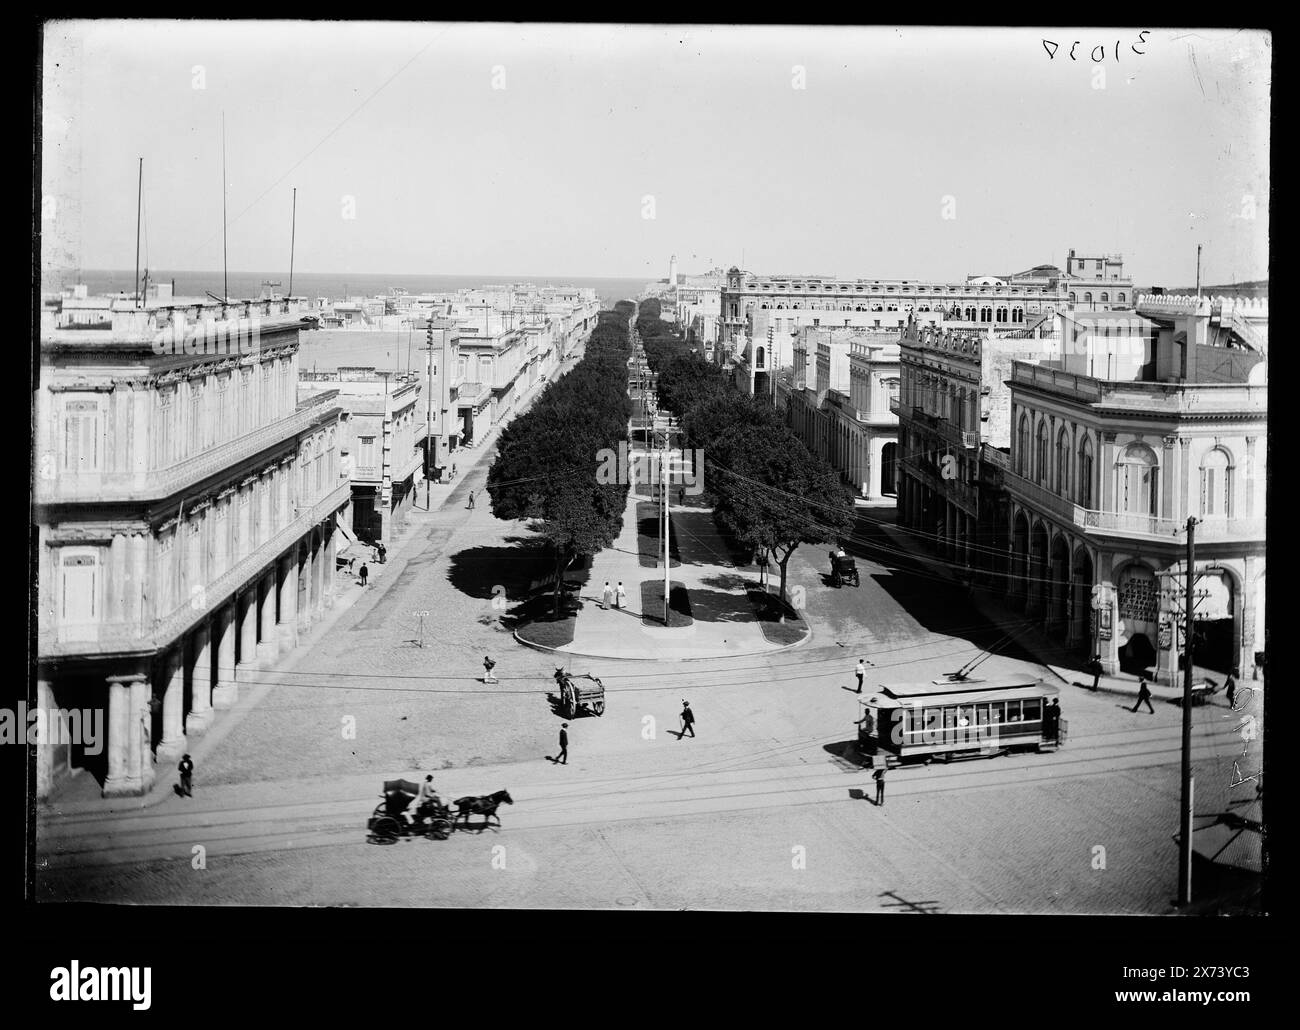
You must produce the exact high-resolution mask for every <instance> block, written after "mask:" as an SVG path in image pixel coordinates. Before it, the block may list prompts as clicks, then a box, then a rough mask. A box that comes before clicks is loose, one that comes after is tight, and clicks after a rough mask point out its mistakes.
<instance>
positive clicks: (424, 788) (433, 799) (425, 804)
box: [415, 774, 442, 822]
mask: <svg viewBox="0 0 1300 1030" xmlns="http://www.w3.org/2000/svg"><path fill="white" fill-rule="evenodd" d="M441 806H442V799H441V798H439V797H438V792H437V790H435V789H434V786H433V775H432V774H429V775H428V776H425V778H424V782H423V783H422V784H420V794H419V804H417V805H416V806H415V819H416V822H419V821H420V820H422V819H424V817H425V816H426V815H430V814H432V810H433V809H435V808H439V807H441Z"/></svg>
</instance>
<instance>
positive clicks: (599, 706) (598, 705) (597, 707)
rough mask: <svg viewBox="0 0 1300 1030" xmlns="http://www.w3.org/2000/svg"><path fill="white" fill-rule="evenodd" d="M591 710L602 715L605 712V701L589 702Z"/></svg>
mask: <svg viewBox="0 0 1300 1030" xmlns="http://www.w3.org/2000/svg"><path fill="white" fill-rule="evenodd" d="M591 710H592V711H593V712H595V713H596V714H597V715H604V714H605V702H604V701H593V702H592V703H591Z"/></svg>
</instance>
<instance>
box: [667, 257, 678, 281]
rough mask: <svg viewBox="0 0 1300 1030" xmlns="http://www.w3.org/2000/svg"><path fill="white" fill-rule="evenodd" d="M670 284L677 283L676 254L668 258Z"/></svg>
mask: <svg viewBox="0 0 1300 1030" xmlns="http://www.w3.org/2000/svg"><path fill="white" fill-rule="evenodd" d="M668 285H669V286H676V285H677V255H676V254H674V255H673V256H672V257H671V258H669V259H668Z"/></svg>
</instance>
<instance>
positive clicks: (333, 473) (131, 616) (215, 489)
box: [33, 299, 350, 796]
mask: <svg viewBox="0 0 1300 1030" xmlns="http://www.w3.org/2000/svg"><path fill="white" fill-rule="evenodd" d="M111 314H112V319H111V324H110V325H108V326H106V327H103V328H94V329H88V328H73V327H71V325H72V324H73V323H72V322H71V320H69V321H65V320H63V319H62V317H61V312H59V311H58V310H56V309H53V308H51V309H47V310H46V311H44V312H42V322H41V332H40V369H39V385H38V389H37V391H36V396H35V435H36V455H37V469H36V478H35V486H34V491H33V521H34V523H35V528H36V538H37V549H38V556H37V561H38V584H39V585H38V591H37V606H38V609H37V610H38V637H37V657H36V677H37V682H36V705H37V706H38V707H39V708H41V709H42V710H45V711H47V712H48V711H55V710H64V711H71V710H84V709H99V710H106V712H107V718H106V725H107V732H106V737H107V739H106V741H105V742H104V746H103V747H102V749H100V750H99V753H97V754H92V753H90V750H91V749H88V748H86V747H85V746H84V742H77V741H69V740H67V737H66V736H65V735H63V734H60V735H58V736H57V737H56V736H55V735H54V734H50V735H48V737H47V739H46V740H44V741H41V742H38V745H37V749H36V779H37V792H38V794H39V795H41V796H44V795H46V794H48V793H49V791H50V790H51V788H52V786H53V785H54V784H55V782H56V781H58V780H59V779H60V778H62V777H64V776H67V775H69V774H71V773H73V772H77V771H81V770H84V771H87V772H89V773H90V774H91V775H93V776H94V777H95V778H96V779H97V780H98V781H99V783H100V784H101V786H102V790H103V793H104V794H105V795H132V794H142V793H144V792H146V791H148V789H149V787H150V784H151V783H152V782H153V779H154V769H155V764H156V763H158V764H162V765H164V766H165V767H170V766H171V765H172V764H173V763H174V762H175V761H176V760H177V759H178V757H179V756H180V755H181V754H182V753H183V752H184V751H185V750H186V749H187V747H188V742H189V740H190V739H191V738H193V737H194V736H196V735H198V734H201V733H203V732H204V730H205V729H206V728H207V727H208V726H209V725H210V723H211V722H212V720H213V710H214V709H221V708H227V707H229V706H230V705H232V704H233V703H234V702H235V700H236V699H237V696H238V693H239V689H240V685H241V684H243V683H246V682H250V681H251V680H253V679H255V678H256V675H257V672H258V670H260V669H263V668H265V667H267V665H268V664H269V663H272V662H273V661H274V660H275V658H276V656H277V655H279V654H280V653H281V651H283V650H286V649H288V648H291V647H292V646H294V645H295V643H296V642H297V640H298V639H299V637H300V635H301V634H303V633H306V632H308V631H310V629H311V628H312V627H313V626H314V625H315V624H316V623H317V622H318V620H320V619H321V618H322V616H323V613H324V609H325V608H326V607H327V606H328V605H329V604H330V598H331V591H332V590H333V586H334V551H335V546H336V544H335V540H336V534H335V515H336V513H337V512H338V511H340V510H341V509H342V508H343V507H344V506H346V505H347V503H348V498H349V494H350V487H349V484H348V482H347V480H346V479H345V478H342V477H341V475H340V464H339V454H338V422H339V415H340V408H339V406H338V404H337V402H336V398H335V396H334V395H333V394H331V393H325V394H322V395H320V396H317V397H314V398H312V399H311V400H310V401H306V402H303V403H299V401H298V394H297V387H298V337H299V332H300V331H301V330H303V329H305V328H310V327H311V326H313V325H314V324H315V323H314V321H312V320H305V319H304V317H303V315H302V310H301V309H300V307H299V304H298V302H297V301H293V300H283V299H280V300H265V301H251V302H242V303H240V302H230V303H226V304H222V303H219V302H218V303H207V302H197V301H189V302H184V301H179V300H167V301H165V302H156V303H152V304H150V305H148V306H146V307H143V308H136V307H133V306H132V305H131V304H130V303H129V302H125V303H124V302H118V303H117V304H115V305H113V307H112V312H111Z"/></svg>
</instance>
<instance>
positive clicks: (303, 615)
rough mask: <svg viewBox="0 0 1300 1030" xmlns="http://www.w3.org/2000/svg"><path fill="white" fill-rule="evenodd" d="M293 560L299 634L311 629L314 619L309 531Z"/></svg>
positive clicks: (300, 543)
mask: <svg viewBox="0 0 1300 1030" xmlns="http://www.w3.org/2000/svg"><path fill="white" fill-rule="evenodd" d="M295 561H296V562H297V565H298V633H299V635H301V634H304V633H306V632H307V631H308V630H310V629H311V625H312V622H313V621H314V620H313V619H312V593H311V533H308V534H307V535H306V536H305V537H303V539H302V540H301V541H300V542H299V544H298V552H297V557H296V559H295Z"/></svg>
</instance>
